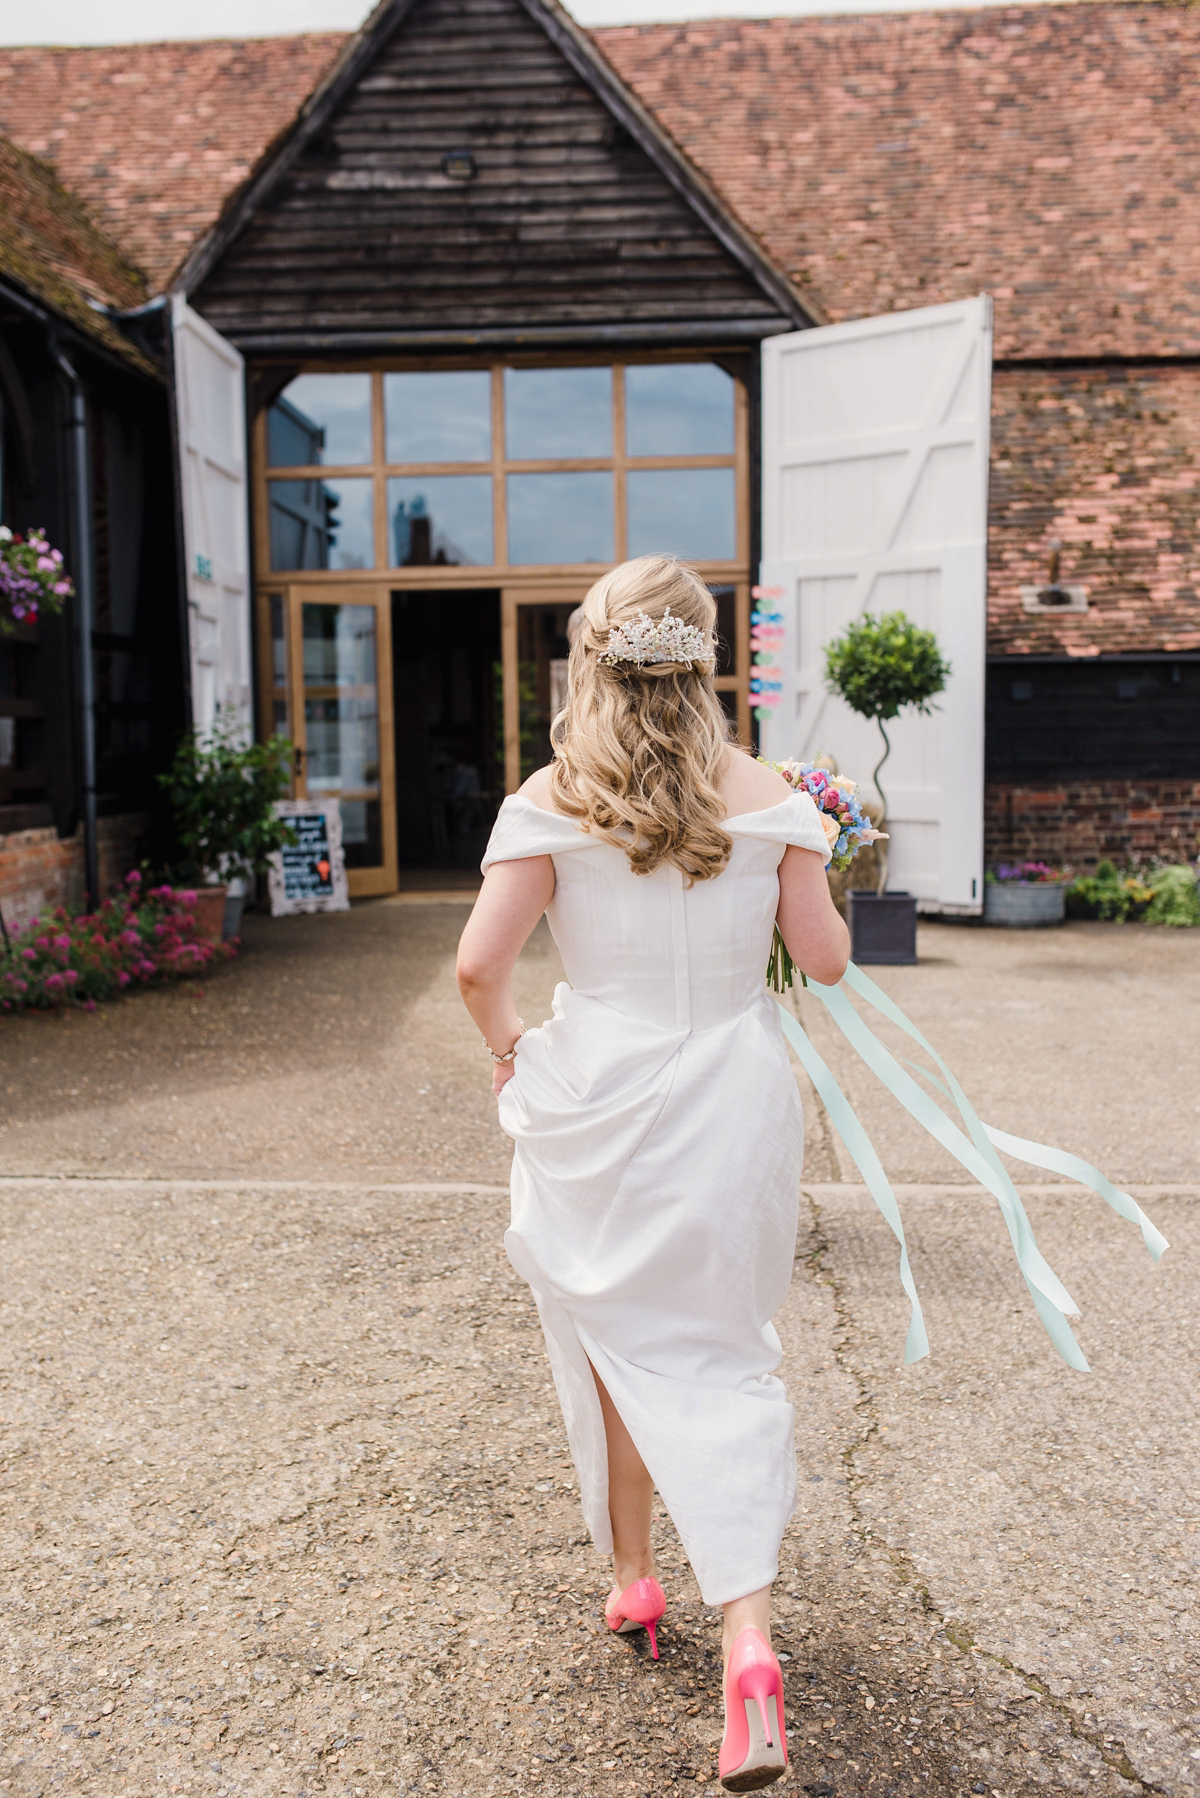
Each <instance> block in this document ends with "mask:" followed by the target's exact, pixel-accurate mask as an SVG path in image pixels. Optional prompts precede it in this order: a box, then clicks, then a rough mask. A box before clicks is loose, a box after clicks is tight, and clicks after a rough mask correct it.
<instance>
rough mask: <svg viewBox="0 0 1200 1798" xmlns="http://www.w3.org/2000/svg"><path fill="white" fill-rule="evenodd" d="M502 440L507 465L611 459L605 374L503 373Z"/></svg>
mask: <svg viewBox="0 0 1200 1798" xmlns="http://www.w3.org/2000/svg"><path fill="white" fill-rule="evenodd" d="M504 435H505V442H506V444H507V448H508V456H509V460H510V461H513V462H534V461H549V460H550V458H551V457H554V456H611V455H612V370H611V368H506V369H505V371H504ZM576 560H579V558H578V557H577V558H576Z"/></svg>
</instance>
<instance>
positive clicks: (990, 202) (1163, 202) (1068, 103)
mask: <svg viewBox="0 0 1200 1798" xmlns="http://www.w3.org/2000/svg"><path fill="white" fill-rule="evenodd" d="M594 36H595V39H596V42H597V43H598V44H599V46H600V48H601V49H602V50H603V51H604V53H605V54H606V55H607V57H608V58H609V60H610V61H611V62H612V63H613V64H614V66H615V67H616V68H617V70H618V72H619V73H620V74H621V75H623V76H624V78H625V79H626V80H627V81H628V82H629V83H630V85H631V86H632V87H633V88H634V89H636V91H637V92H638V94H639V95H640V97H641V98H642V100H643V101H644V102H645V103H646V104H647V105H649V106H650V107H651V109H652V110H653V111H654V112H655V113H656V114H657V116H658V118H659V119H660V120H661V121H662V123H663V125H664V126H665V127H666V129H667V130H668V131H669V132H670V133H671V135H672V136H673V137H674V138H675V139H676V141H677V142H678V143H679V144H680V145H681V146H682V147H683V149H684V150H685V151H686V152H687V154H688V155H689V156H690V157H691V158H692V160H693V161H694V162H695V163H696V164H697V166H698V167H699V168H700V169H701V170H702V171H703V173H704V174H705V175H707V177H708V178H709V180H710V181H711V182H712V183H713V184H714V186H715V187H716V188H717V190H718V191H719V192H720V193H721V194H722V195H723V196H724V198H725V200H726V201H727V203H728V204H729V205H730V207H731V208H732V209H733V210H734V211H735V212H736V213H737V214H738V215H739V216H740V218H741V220H742V222H743V224H744V225H745V226H747V227H748V228H749V229H750V230H751V231H752V232H754V233H755V234H756V235H757V236H758V237H759V239H760V240H761V242H762V243H763V246H764V248H765V249H766V250H767V252H768V254H769V255H770V256H771V257H772V258H773V259H774V260H775V261H776V262H777V263H778V264H779V265H780V266H781V267H783V268H785V269H787V270H788V271H790V273H791V275H792V279H793V280H794V281H795V282H796V284H797V287H798V288H799V290H800V292H801V293H802V294H804V295H806V296H807V297H808V298H809V300H810V302H812V303H814V304H815V306H816V307H817V309H818V310H819V311H820V312H821V313H823V314H824V315H825V316H827V317H829V318H831V319H838V318H852V317H859V316H863V315H867V314H870V313H873V312H884V311H888V310H891V309H893V308H907V307H912V306H921V305H928V304H931V303H933V302H936V301H939V300H947V299H958V298H961V297H962V296H963V295H965V294H971V293H978V292H980V291H981V290H986V291H988V292H990V293H992V294H993V295H994V296H995V299H996V328H997V330H996V339H997V340H996V347H997V353H998V354H999V355H1000V356H1002V357H1040V356H1079V355H1093V356H1094V355H1132V356H1139V355H1141V356H1145V355H1155V356H1157V355H1174V354H1181V353H1190V354H1195V353H1197V352H1200V207H1198V206H1197V204H1196V187H1197V182H1198V181H1200V174H1198V172H1197V171H1200V7H1195V6H1179V5H1171V4H1137V3H1136V0H1134V3H1130V0H1078V3H1077V4H1054V5H1023V6H1005V7H988V8H985V9H982V10H962V11H954V12H917V13H894V14H869V15H863V14H850V13H847V14H839V15H835V16H830V17H824V18H822V17H811V16H808V17H793V18H780V19H748V20H728V19H705V20H700V21H694V22H692V23H690V24H679V25H647V26H622V27H616V28H612V29H608V30H604V31H598V32H596V33H594ZM344 41H345V39H344V37H343V36H342V35H341V34H335V33H328V34H324V35H321V36H305V37H291V38H274V39H258V40H253V39H252V40H247V41H239V42H213V43H204V42H202V43H180V44H137V45H126V46H120V47H117V48H111V49H107V48H106V49H81V50H44V49H18V50H0V129H5V130H7V131H8V132H9V133H10V134H11V135H12V136H13V137H14V138H15V139H16V140H17V141H18V142H19V143H21V144H22V145H24V146H25V147H26V148H28V149H31V150H34V151H36V152H37V153H38V154H39V155H42V156H45V157H47V158H49V159H50V160H52V161H53V162H54V163H55V166H56V167H57V169H58V171H59V173H60V175H61V177H62V179H63V180H64V181H65V182H66V183H67V185H68V186H70V187H71V188H72V189H73V190H74V191H75V192H77V193H78V194H80V195H81V197H82V198H83V199H84V201H85V202H86V203H87V204H88V206H89V207H90V208H91V210H92V212H93V214H94V216H95V217H96V218H97V220H98V221H99V222H100V223H101V224H102V225H103V227H104V229H105V230H106V231H108V232H109V233H110V234H111V235H112V236H113V238H114V239H115V240H116V241H117V242H118V243H119V244H120V245H121V247H122V249H123V250H124V252H125V254H126V255H127V256H129V257H131V258H132V259H133V260H134V261H136V262H137V263H138V264H139V266H140V267H142V268H144V269H145V271H146V273H147V276H148V277H149V279H150V282H151V284H152V286H153V287H155V288H156V289H161V288H162V287H163V286H164V285H165V284H166V283H167V281H168V279H169V277H170V275H171V273H172V271H173V270H174V269H175V268H176V267H177V266H178V265H179V263H180V262H181V261H182V259H183V256H184V255H185V253H186V251H187V249H188V247H189V246H190V244H191V243H192V242H193V241H194V240H195V238H196V237H197V236H198V235H199V234H200V232H201V231H202V230H204V229H205V228H206V227H207V226H208V225H209V224H211V223H212V221H213V220H214V219H215V218H216V216H217V214H218V212H219V211H220V209H221V206H222V204H223V203H224V201H225V200H226V198H227V197H228V195H229V194H230V192H231V191H232V190H233V189H234V188H235V187H236V186H237V184H238V183H239V182H240V181H241V180H242V179H243V178H244V177H245V175H247V174H248V173H249V171H250V169H251V168H252V167H253V166H254V164H255V163H256V162H257V161H258V160H259V159H260V157H261V156H262V155H263V154H264V153H265V152H266V151H267V149H268V148H269V146H270V145H271V143H272V142H273V141H274V139H275V138H276V137H277V136H278V134H279V133H280V132H281V131H282V130H284V129H285V128H286V126H287V124H288V123H289V122H290V120H291V119H292V118H293V117H294V116H295V114H296V112H297V111H298V109H299V108H300V106H301V105H302V103H303V101H304V100H305V98H306V97H307V95H308V94H309V93H310V92H311V91H312V89H313V87H314V86H315V85H316V83H317V81H318V80H319V79H320V77H321V75H322V74H323V73H324V72H325V70H326V69H327V68H328V67H329V65H330V63H331V62H332V61H333V59H334V57H335V56H336V55H337V53H338V51H339V49H340V48H341V47H342V45H343V43H344Z"/></svg>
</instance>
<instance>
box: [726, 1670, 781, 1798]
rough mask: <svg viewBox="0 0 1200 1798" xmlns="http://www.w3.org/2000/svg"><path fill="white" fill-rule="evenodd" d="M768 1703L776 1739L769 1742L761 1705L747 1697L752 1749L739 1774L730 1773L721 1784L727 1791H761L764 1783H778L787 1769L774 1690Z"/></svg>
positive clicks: (747, 1724)
mask: <svg viewBox="0 0 1200 1798" xmlns="http://www.w3.org/2000/svg"><path fill="white" fill-rule="evenodd" d="M767 1703H768V1704H769V1705H770V1707H771V1732H772V1735H773V1737H774V1740H773V1741H770V1742H768V1740H767V1738H766V1736H765V1735H764V1734H763V1726H762V1718H761V1717H760V1715H759V1711H758V1706H757V1704H755V1702H754V1700H753V1699H752V1698H747V1699H746V1700H745V1705H746V1727H747V1729H748V1730H749V1732H750V1748H749V1752H748V1753H747V1755H746V1758H745V1760H744V1761H743V1762H742V1764H741V1766H740V1767H739V1768H738V1769H737V1771H736V1773H726V1774H725V1775H724V1776H723V1777H722V1779H721V1784H722V1785H723V1786H724V1787H725V1790H726V1791H727V1792H761V1791H762V1789H763V1787H764V1786H772V1785H774V1784H775V1781H776V1780H777V1779H782V1778H783V1776H784V1774H785V1773H786V1772H787V1762H786V1761H785V1759H784V1758H783V1749H782V1747H781V1746H780V1741H781V1732H780V1728H779V1709H778V1706H777V1704H776V1701H775V1696H774V1694H773V1693H772V1695H771V1697H770V1698H768V1699H767Z"/></svg>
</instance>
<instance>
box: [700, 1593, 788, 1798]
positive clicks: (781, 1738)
mask: <svg viewBox="0 0 1200 1798" xmlns="http://www.w3.org/2000/svg"><path fill="white" fill-rule="evenodd" d="M786 1768H787V1731H786V1729H785V1727H784V1716H783V1674H782V1673H781V1672H780V1670H779V1662H778V1661H777V1660H776V1659H775V1656H774V1655H773V1654H772V1653H771V1645H770V1643H769V1642H768V1641H767V1638H766V1637H765V1636H764V1635H763V1633H762V1631H761V1630H757V1629H744V1630H741V1631H739V1633H738V1636H737V1639H736V1641H735V1642H734V1644H733V1651H732V1653H731V1654H730V1656H729V1666H728V1667H727V1668H726V1671H725V1740H724V1741H723V1742H722V1743H721V1758H720V1760H719V1761H718V1762H717V1771H718V1773H719V1775H720V1779H721V1784H722V1785H723V1786H724V1787H725V1790H726V1791H727V1792H757V1791H760V1790H761V1789H762V1787H763V1786H769V1785H774V1783H775V1781H776V1780H777V1779H782V1777H783V1774H784V1772H785V1770H786Z"/></svg>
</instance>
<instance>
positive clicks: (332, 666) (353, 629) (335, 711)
mask: <svg viewBox="0 0 1200 1798" xmlns="http://www.w3.org/2000/svg"><path fill="white" fill-rule="evenodd" d="M301 610H302V614H303V638H304V724H305V730H306V733H307V739H308V740H307V754H306V756H305V763H304V771H305V775H306V778H307V781H308V790H309V793H310V794H312V795H316V794H318V793H341V792H348V793H353V794H357V795H364V794H365V795H370V794H373V793H375V794H377V793H378V792H379V694H378V687H377V685H376V672H375V608H374V606H327V605H316V604H307V603H306V604H305V605H304V606H303V607H302V608H301Z"/></svg>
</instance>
